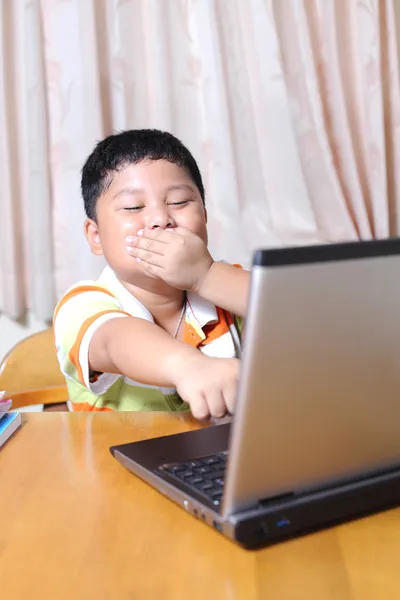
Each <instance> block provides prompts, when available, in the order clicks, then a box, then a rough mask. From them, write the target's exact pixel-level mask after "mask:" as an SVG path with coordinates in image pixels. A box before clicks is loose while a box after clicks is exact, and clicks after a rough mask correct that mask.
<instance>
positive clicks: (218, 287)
mask: <svg viewBox="0 0 400 600" xmlns="http://www.w3.org/2000/svg"><path fill="white" fill-rule="evenodd" d="M249 289H250V273H249V271H245V270H243V269H238V268H237V267H234V266H232V265H227V264H225V263H222V262H214V263H213V264H212V266H211V267H210V269H209V271H208V273H207V275H206V276H205V278H204V279H203V281H202V282H201V283H200V285H199V287H198V288H197V289H196V290H195V291H196V293H198V294H199V296H201V297H202V298H204V299H205V300H208V301H209V302H212V303H213V304H215V305H216V306H219V307H221V308H224V309H225V310H229V311H230V312H232V313H234V314H235V315H237V316H238V317H245V316H246V310H247V299H248V295H249Z"/></svg>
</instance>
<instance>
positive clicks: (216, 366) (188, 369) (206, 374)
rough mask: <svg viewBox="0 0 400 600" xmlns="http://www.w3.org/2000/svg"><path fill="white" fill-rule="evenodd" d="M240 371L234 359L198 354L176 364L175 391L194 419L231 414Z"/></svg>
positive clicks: (236, 360)
mask: <svg viewBox="0 0 400 600" xmlns="http://www.w3.org/2000/svg"><path fill="white" fill-rule="evenodd" d="M239 367H240V361H239V360H238V359H237V358H210V357H208V356H205V355H204V354H201V353H200V352H198V356H197V357H195V356H194V355H193V356H190V358H189V359H188V358H186V359H183V362H182V360H181V361H179V365H178V364H177V365H176V370H177V375H176V377H174V379H175V385H176V389H177V391H178V394H179V395H180V397H181V398H182V399H183V400H185V401H186V402H188V404H189V405H190V408H191V411H192V414H193V416H194V417H195V418H196V419H200V420H203V419H208V418H209V417H216V418H221V417H224V416H225V415H226V414H227V413H229V414H233V412H234V408H235V399H236V390H237V382H238V378H239Z"/></svg>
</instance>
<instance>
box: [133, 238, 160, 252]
mask: <svg viewBox="0 0 400 600" xmlns="http://www.w3.org/2000/svg"><path fill="white" fill-rule="evenodd" d="M133 247H134V248H140V249H141V250H147V251H148V252H154V254H161V255H163V254H164V252H165V243H164V242H162V241H160V240H151V239H147V238H136V241H135V242H133Z"/></svg>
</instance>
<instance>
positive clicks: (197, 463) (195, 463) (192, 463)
mask: <svg viewBox="0 0 400 600" xmlns="http://www.w3.org/2000/svg"><path fill="white" fill-rule="evenodd" d="M186 466H187V467H188V468H189V469H197V468H198V467H202V466H203V463H202V462H201V460H191V461H190V462H188V463H186Z"/></svg>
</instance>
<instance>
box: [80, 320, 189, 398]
mask: <svg viewBox="0 0 400 600" xmlns="http://www.w3.org/2000/svg"><path fill="white" fill-rule="evenodd" d="M193 352H194V353H196V356H197V354H198V352H197V351H196V350H195V349H194V348H192V347H191V346H188V345H186V344H183V343H181V342H178V341H177V340H175V339H174V338H172V337H171V336H170V335H169V334H168V333H166V332H165V331H164V330H163V329H161V327H158V325H155V324H154V323H150V322H149V321H145V320H144V319H139V318H135V317H127V318H123V319H112V320H110V321H107V322H106V323H104V324H103V325H102V326H101V327H99V329H98V330H97V331H96V332H95V333H94V335H93V338H92V340H91V343H90V346H89V364H90V368H91V369H92V370H93V371H99V372H102V373H122V374H123V375H126V376H127V377H129V378H130V379H133V380H134V381H138V382H139V383H144V384H147V385H156V386H162V387H175V386H176V381H177V374H178V373H179V370H180V369H182V365H184V363H185V361H186V360H187V359H189V360H190V358H191V357H192V354H193Z"/></svg>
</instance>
